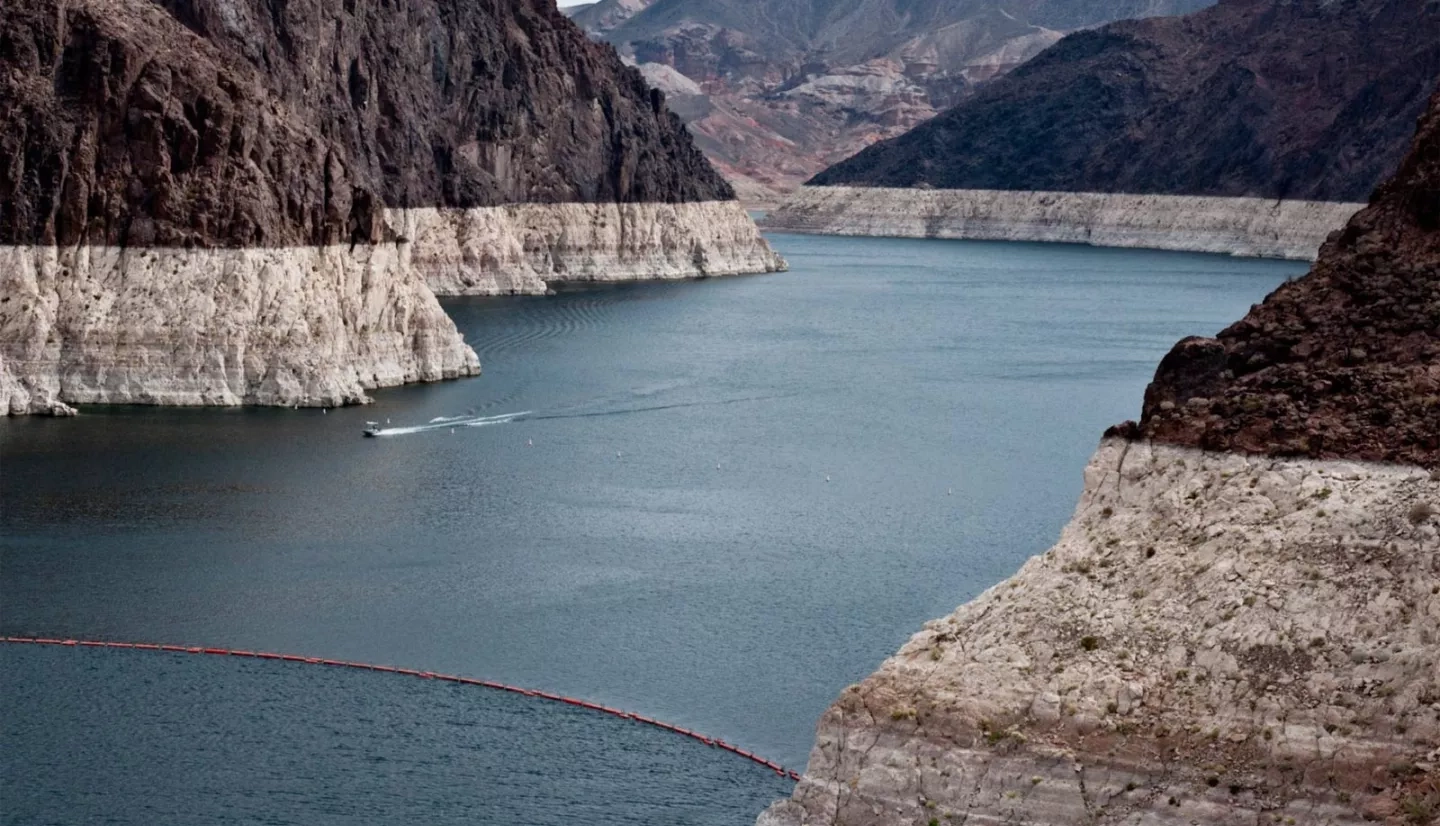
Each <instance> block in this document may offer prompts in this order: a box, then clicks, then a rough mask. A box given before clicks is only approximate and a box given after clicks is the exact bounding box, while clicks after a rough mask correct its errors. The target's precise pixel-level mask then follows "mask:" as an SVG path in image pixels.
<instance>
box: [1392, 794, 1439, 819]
mask: <svg viewBox="0 0 1440 826" xmlns="http://www.w3.org/2000/svg"><path fill="white" fill-rule="evenodd" d="M1400 811H1402V812H1404V813H1405V821H1406V822H1407V823H1413V824H1415V826H1425V824H1428V823H1432V822H1434V818H1435V816H1436V815H1437V814H1440V800H1436V799H1435V798H1434V797H1430V796H1422V795H1418V794H1416V795H1411V796H1409V797H1407V798H1405V799H1404V800H1403V801H1401V803H1400Z"/></svg>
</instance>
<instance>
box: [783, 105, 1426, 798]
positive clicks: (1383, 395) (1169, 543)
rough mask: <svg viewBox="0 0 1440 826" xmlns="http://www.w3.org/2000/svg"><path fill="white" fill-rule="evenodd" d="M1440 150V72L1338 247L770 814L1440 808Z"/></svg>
mask: <svg viewBox="0 0 1440 826" xmlns="http://www.w3.org/2000/svg"><path fill="white" fill-rule="evenodd" d="M1437 159H1440V91H1437V93H1436V94H1435V96H1434V97H1433V98H1432V99H1431V103H1430V110H1429V112H1428V114H1427V115H1426V116H1425V118H1424V120H1423V121H1422V123H1421V126H1420V130H1419V134H1418V136H1417V138H1416V140H1415V144H1414V146H1413V148H1412V150H1411V152H1410V154H1409V155H1408V157H1407V159H1406V160H1405V162H1404V163H1403V164H1402V166H1401V170H1400V172H1399V174H1398V175H1396V176H1395V177H1394V178H1393V179H1392V180H1391V181H1390V182H1389V183H1387V184H1386V185H1385V186H1384V187H1382V188H1381V189H1380V190H1379V191H1378V192H1377V193H1376V195H1375V197H1374V199H1373V201H1372V203H1371V204H1370V206H1368V207H1367V208H1366V209H1365V210H1363V211H1362V212H1360V213H1359V214H1358V215H1356V216H1355V217H1354V218H1353V219H1352V220H1351V222H1350V223H1349V225H1348V226H1347V227H1346V229H1345V230H1344V231H1343V232H1340V233H1337V234H1336V235H1335V236H1334V237H1333V238H1332V240H1331V241H1329V242H1327V244H1326V245H1325V247H1324V248H1323V249H1322V251H1321V255H1320V259H1319V261H1318V262H1317V263H1316V265H1315V268H1314V269H1313V270H1312V272H1311V274H1309V275H1307V276H1305V277H1304V278H1302V279H1300V280H1298V281H1295V282H1293V283H1291V284H1289V285H1287V286H1285V287H1282V288H1281V289H1279V290H1277V291H1276V292H1275V293H1274V294H1272V295H1271V296H1270V297H1269V298H1267V299H1266V300H1265V302H1264V303H1262V304H1260V305H1257V306H1256V307H1255V308H1253V309H1252V311H1251V312H1250V314H1249V315H1248V316H1247V317H1246V319H1245V320H1243V321H1241V322H1240V323H1239V324H1237V325H1235V326H1234V327H1231V328H1230V329H1229V330H1227V331H1226V332H1225V333H1223V334H1222V335H1221V336H1220V337H1219V338H1218V339H1216V340H1193V339H1192V340H1187V341H1184V342H1181V343H1180V344H1179V345H1177V347H1176V349H1175V350H1174V351H1172V352H1171V354H1170V355H1169V356H1167V357H1166V359H1165V362H1164V363H1162V364H1161V366H1160V369H1159V370H1158V371H1157V373H1156V380H1155V382H1154V383H1152V385H1151V386H1150V389H1149V390H1148V391H1147V393H1146V400H1145V412H1144V416H1143V417H1142V420H1141V422H1140V423H1139V424H1135V423H1127V424H1126V425H1122V426H1120V427H1118V428H1116V429H1114V430H1112V431H1111V433H1110V434H1107V438H1106V439H1105V440H1104V441H1103V442H1102V443H1101V445H1100V448H1099V450H1098V451H1097V452H1096V454H1095V456H1094V458H1093V459H1092V460H1091V463H1090V466H1089V468H1088V469H1087V470H1086V474H1085V491H1084V493H1083V495H1082V496H1081V500H1080V504H1079V506H1078V507H1077V509H1076V512H1075V516H1074V518H1072V519H1071V521H1070V523H1069V524H1068V525H1067V526H1066V527H1065V529H1064V531H1063V532H1062V534H1061V537H1060V541H1059V542H1058V543H1057V544H1056V545H1055V546H1054V547H1052V548H1051V549H1050V550H1048V551H1046V552H1045V553H1043V554H1041V555H1040V556H1037V557H1035V558H1033V559H1031V560H1030V561H1029V562H1027V563H1026V564H1025V565H1024V566H1023V567H1022V568H1021V570H1020V571H1019V573H1017V574H1016V575H1015V576H1014V577H1012V578H1010V579H1009V580H1007V581H1005V582H1002V583H1000V584H999V585H997V586H995V587H994V588H991V589H990V590H988V591H986V592H985V593H984V594H982V595H981V596H980V597H978V598H977V599H975V600H974V601H973V602H971V603H969V604H967V605H965V606H962V607H961V608H959V609H958V610H957V611H956V612H955V613H953V614H952V615H950V616H949V617H947V618H944V619H941V620H938V621H935V622H932V623H928V624H927V626H926V628H925V629H924V630H923V631H922V632H921V633H919V634H917V635H916V636H915V637H913V638H912V639H911V640H910V641H909V643H907V644H906V645H905V646H904V647H903V648H902V649H901V650H900V652H899V653H898V654H897V655H896V656H894V657H892V658H891V659H889V660H887V661H886V662H885V663H884V664H883V665H882V666H881V667H880V669H879V670H878V671H877V672H876V673H875V674H873V675H871V676H870V677H868V678H867V679H866V680H865V681H864V682H862V683H860V684H859V685H856V686H851V687H850V688H848V689H846V690H845V691H844V692H842V694H841V697H840V699H839V700H838V701H837V702H836V703H835V705H833V706H832V707H831V708H830V709H829V710H828V711H826V712H825V715H824V716H823V717H822V719H821V721H820V726H819V730H818V733H817V739H816V745H815V749H814V750H813V752H812V753H811V758H810V764H809V766H808V768H807V770H806V773H805V775H804V777H803V778H802V780H801V781H800V783H799V785H798V786H797V788H796V791H795V794H794V796H793V797H792V798H791V799H790V800H787V801H783V802H781V803H778V804H776V805H775V806H773V807H771V809H770V810H768V811H767V812H766V813H765V814H764V815H763V816H762V817H761V818H760V823H762V824H766V826H794V824H819V823H824V824H829V825H830V826H843V825H844V824H861V823H864V824H901V823H904V824H913V823H917V822H918V823H927V822H928V823H931V824H940V823H960V822H965V823H994V824H998V823H1027V824H1057V826H1058V824H1072V823H1096V824H1122V823H1123V824H1176V826H1179V824H1236V826H1239V824H1255V823H1267V824H1269V823H1282V824H1306V825H1307V826H1310V825H1311V824H1321V825H1330V826H1338V825H1339V824H1360V823H1367V822H1385V823H1389V824H1395V825H1396V826H1399V825H1400V824H1411V826H1429V824H1433V823H1435V822H1436V819H1437V816H1440V644H1437V641H1440V416H1437V415H1435V412H1436V407H1435V405H1436V402H1437V400H1440V393H1437V392H1436V391H1437V389H1440V359H1437V358H1436V355H1437V353H1440V350H1437V349H1436V348H1437V346H1440V266H1437V262H1440V258H1437V256H1436V255H1435V253H1436V250H1437V244H1440V210H1437V209H1436V208H1435V207H1436V205H1437V203H1440V201H1437V193H1440V163H1437ZM1362 342H1363V343H1362ZM1299 351H1307V352H1299ZM1302 416H1303V417H1304V418H1303V422H1304V424H1303V425H1302V424H1301V422H1302V418H1301V417H1302ZM1302 427H1303V430H1301V428H1302Z"/></svg>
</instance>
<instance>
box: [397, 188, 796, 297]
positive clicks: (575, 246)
mask: <svg viewBox="0 0 1440 826" xmlns="http://www.w3.org/2000/svg"><path fill="white" fill-rule="evenodd" d="M389 219H390V221H391V223H392V224H393V225H395V226H397V227H401V228H402V229H400V232H401V233H402V234H403V235H404V236H405V237H407V238H409V239H411V247H412V249H413V251H412V253H411V256H412V257H411V261H412V263H413V264H414V266H415V267H416V268H417V270H418V271H419V272H420V273H421V274H423V276H424V277H425V280H426V281H427V283H429V285H430V287H431V289H433V290H434V291H435V292H436V293H437V294H439V295H504V294H515V293H529V294H539V293H544V292H546V291H547V289H549V286H550V285H551V284H554V283H557V282H581V281H627V280H636V279H680V278H706V277H710V276H718V275H738V274H742V273H763V272H778V271H780V270H783V269H784V268H785V261H784V260H783V259H782V258H780V256H778V255H776V254H775V252H774V251H773V250H771V249H770V246H769V245H768V244H767V243H765V241H764V239H762V238H761V237H760V235H759V233H757V232H756V230H755V223H754V222H753V221H752V220H751V219H750V217H749V215H747V214H746V213H745V210H744V209H743V208H742V207H741V206H740V204H739V203H738V202H736V201H707V202H700V203H688V204H643V203H639V204H637V203H630V204H515V205H509V206H500V207H476V208H474V209H468V210H433V209H430V210H424V209H418V210H396V211H392V212H391V213H390V215H389Z"/></svg>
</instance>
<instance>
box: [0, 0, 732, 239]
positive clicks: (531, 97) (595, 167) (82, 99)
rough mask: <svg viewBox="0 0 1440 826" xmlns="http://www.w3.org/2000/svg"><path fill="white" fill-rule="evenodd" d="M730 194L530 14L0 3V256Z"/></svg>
mask: <svg viewBox="0 0 1440 826" xmlns="http://www.w3.org/2000/svg"><path fill="white" fill-rule="evenodd" d="M730 197H733V196H732V193H731V190H730V188H729V186H728V185H727V184H726V183H725V182H724V181H723V180H722V179H721V178H720V177H719V176H718V175H717V174H716V173H715V172H714V170H713V169H712V168H711V167H710V166H709V164H708V163H706V161H705V160H704V158H703V157H702V156H701V155H700V153H699V152H698V151H697V150H696V149H695V148H694V146H693V145H692V144H691V142H690V139H689V136H688V135H687V134H686V132H685V130H684V127H683V125H682V124H681V123H680V121H679V120H678V119H677V118H676V117H675V116H674V115H672V114H671V113H670V112H669V111H668V110H667V109H666V108H665V105H664V100H663V96H662V95H660V94H657V93H654V92H651V91H650V90H649V89H648V87H647V86H646V85H645V83H644V81H643V79H642V78H641V77H640V75H639V74H638V73H637V72H635V71H634V70H633V69H629V68H626V67H625V66H624V65H623V64H622V63H621V62H620V60H619V58H618V57H617V56H616V54H615V53H614V50H613V49H612V48H610V47H609V46H607V45H604V44H600V43H595V42H592V41H590V40H589V39H588V38H586V37H585V36H584V34H583V33H582V32H581V31H580V30H579V29H578V28H577V27H575V26H574V25H573V24H572V23H570V22H569V21H568V20H567V19H565V17H564V16H563V15H561V14H560V13H559V12H558V11H557V10H556V9H555V8H554V4H553V2H551V0H343V2H337V1H336V0H289V1H288V2H279V3H277V2H265V1H264V0H163V2H162V0H154V1H153V2H151V1H150V0H67V2H61V1H60V0H7V2H6V3H4V4H3V6H0V244H34V243H43V244H55V243H58V244H65V245H69V244H76V243H110V244H126V245H137V246H157V245H158V246H195V245H199V246H249V245H288V244H315V243H334V242H340V241H369V240H378V237H377V234H378V229H377V227H378V226H379V225H380V222H379V221H378V215H379V211H380V210H381V209H383V208H396V207H430V206H446V207H470V206H483V205H493V204H500V203H514V202H566V201H586V202H601V201H661V202H681V201H698V200H712V199H726V198H730Z"/></svg>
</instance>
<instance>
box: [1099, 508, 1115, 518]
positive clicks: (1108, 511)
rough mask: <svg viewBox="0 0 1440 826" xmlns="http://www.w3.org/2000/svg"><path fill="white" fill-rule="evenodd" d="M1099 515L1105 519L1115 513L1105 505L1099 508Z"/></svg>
mask: <svg viewBox="0 0 1440 826" xmlns="http://www.w3.org/2000/svg"><path fill="white" fill-rule="evenodd" d="M1100 515H1101V516H1103V517H1105V518H1106V519H1109V518H1110V517H1112V516H1114V515H1115V509H1114V508H1112V507H1110V506H1109V505H1106V506H1105V507H1103V508H1101V509H1100Z"/></svg>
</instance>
